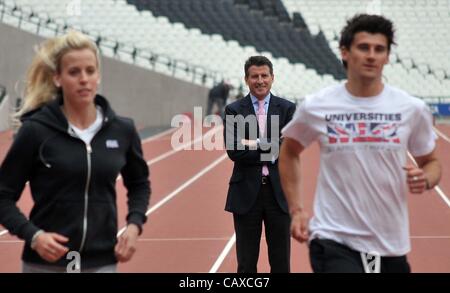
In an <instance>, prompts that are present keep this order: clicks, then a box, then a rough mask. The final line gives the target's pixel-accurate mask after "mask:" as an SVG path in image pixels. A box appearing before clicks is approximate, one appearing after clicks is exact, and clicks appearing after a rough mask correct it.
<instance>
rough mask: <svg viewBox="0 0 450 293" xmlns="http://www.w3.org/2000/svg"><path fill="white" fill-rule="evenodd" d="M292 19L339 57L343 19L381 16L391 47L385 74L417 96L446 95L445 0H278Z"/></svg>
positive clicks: (449, 61) (449, 55)
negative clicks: (392, 31) (388, 24)
mask: <svg viewBox="0 0 450 293" xmlns="http://www.w3.org/2000/svg"><path fill="white" fill-rule="evenodd" d="M283 3H284V5H285V7H286V9H287V10H288V11H289V13H290V15H291V16H292V17H295V15H297V14H301V15H302V16H303V18H304V22H305V24H306V26H308V27H309V28H310V30H311V28H312V27H315V28H316V29H317V30H318V31H320V32H322V33H323V34H324V36H325V38H326V39H327V40H328V43H329V46H330V48H331V50H333V52H334V53H335V54H336V56H339V48H338V36H339V34H340V30H341V29H342V27H343V26H344V25H345V21H346V19H348V18H350V17H351V16H353V15H355V14H356V13H376V14H382V15H385V16H386V17H388V18H390V19H392V20H393V22H394V24H395V27H396V31H397V39H396V42H397V43H398V46H394V47H393V50H392V54H391V64H390V65H389V66H387V68H386V72H385V77H386V79H387V80H388V81H389V82H390V83H393V84H395V85H397V86H399V87H401V88H404V89H405V90H407V91H409V92H411V93H413V94H415V95H418V96H421V97H433V96H436V95H438V96H449V95H450V87H449V82H450V81H449V79H450V32H449V27H450V13H449V11H450V2H449V1H447V0H433V1H426V0H414V1H398V0H372V1H370V0H341V1H334V0H283Z"/></svg>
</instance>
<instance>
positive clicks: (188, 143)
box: [117, 126, 222, 180]
mask: <svg viewBox="0 0 450 293" xmlns="http://www.w3.org/2000/svg"><path fill="white" fill-rule="evenodd" d="M221 129H222V127H221V126H220V127H219V126H218V127H214V128H212V129H210V130H208V132H206V133H205V134H204V135H201V136H199V137H197V138H196V139H195V140H191V141H188V142H186V143H184V144H182V145H180V146H179V147H178V148H175V149H172V150H170V151H168V152H165V153H163V154H161V155H159V156H158V157H156V158H154V159H151V160H150V161H147V165H148V166H151V165H153V164H155V163H157V162H159V161H161V160H164V159H166V158H168V157H170V156H172V155H174V154H176V153H178V152H179V151H183V150H184V149H185V148H186V147H188V146H190V145H192V144H194V145H195V144H196V143H197V142H199V141H201V140H203V139H204V138H206V137H209V136H212V135H214V134H216V133H217V132H219V131H221ZM121 179H122V176H121V175H119V176H118V177H117V180H121Z"/></svg>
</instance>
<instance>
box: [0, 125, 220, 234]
mask: <svg viewBox="0 0 450 293" xmlns="http://www.w3.org/2000/svg"><path fill="white" fill-rule="evenodd" d="M175 129H177V128H171V129H169V130H171V131H174V130H175ZM221 129H222V126H217V127H214V128H212V129H210V130H208V131H207V132H206V133H205V134H204V135H201V136H199V137H197V138H196V139H195V140H193V141H188V142H186V143H184V144H182V145H180V146H179V147H178V148H176V149H172V150H170V151H168V152H165V153H163V154H161V155H159V156H158V157H156V158H154V159H151V160H150V161H147V165H148V166H150V165H152V164H154V163H156V162H159V161H161V160H164V159H165V158H167V157H170V156H172V155H173V154H176V153H177V152H179V151H182V150H184V149H185V148H186V147H188V146H190V145H192V144H194V145H195V143H197V142H199V141H201V140H203V139H204V138H207V137H209V136H212V135H214V134H216V133H217V132H219V131H220V130H221ZM166 132H168V131H166ZM166 134H167V133H166ZM161 136H162V135H161ZM151 138H153V139H154V137H150V138H148V139H151ZM149 141H150V140H147V141H146V142H149ZM143 143H144V142H143ZM121 179H122V176H121V175H119V176H118V177H117V179H116V181H118V180H121ZM27 184H28V182H27ZM7 233H8V230H6V229H5V230H0V237H1V236H3V235H5V234H7Z"/></svg>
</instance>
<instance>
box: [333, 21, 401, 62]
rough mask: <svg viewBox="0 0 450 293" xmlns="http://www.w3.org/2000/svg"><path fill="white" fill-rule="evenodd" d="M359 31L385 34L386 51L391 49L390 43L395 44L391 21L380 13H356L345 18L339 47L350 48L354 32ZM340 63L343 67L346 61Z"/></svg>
mask: <svg viewBox="0 0 450 293" xmlns="http://www.w3.org/2000/svg"><path fill="white" fill-rule="evenodd" d="M359 32H368V33H371V34H377V33H379V34H382V35H384V36H386V39H387V41H388V52H390V51H391V45H392V44H394V45H395V41H394V33H395V30H394V25H393V24H392V21H390V20H389V19H387V18H385V17H383V16H381V15H369V14H357V15H355V16H353V17H352V18H351V19H349V20H347V24H346V26H345V27H344V28H343V29H342V31H341V38H340V40H339V48H346V49H348V50H350V47H351V45H352V43H353V40H354V38H355V34H356V33H359ZM342 63H343V64H344V67H345V68H347V62H345V61H342Z"/></svg>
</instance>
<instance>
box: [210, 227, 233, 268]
mask: <svg viewBox="0 0 450 293" xmlns="http://www.w3.org/2000/svg"><path fill="white" fill-rule="evenodd" d="M235 242H236V233H234V234H233V236H231V238H230V240H228V242H227V244H226V245H225V247H224V249H223V250H222V252H221V253H220V255H219V257H218V258H217V260H216V262H215V263H214V264H213V266H212V267H211V269H210V270H209V273H212V274H213V273H217V270H218V269H219V268H220V266H221V265H222V263H223V261H224V260H225V257H227V255H228V253H230V250H231V248H233V245H234V243H235Z"/></svg>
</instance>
